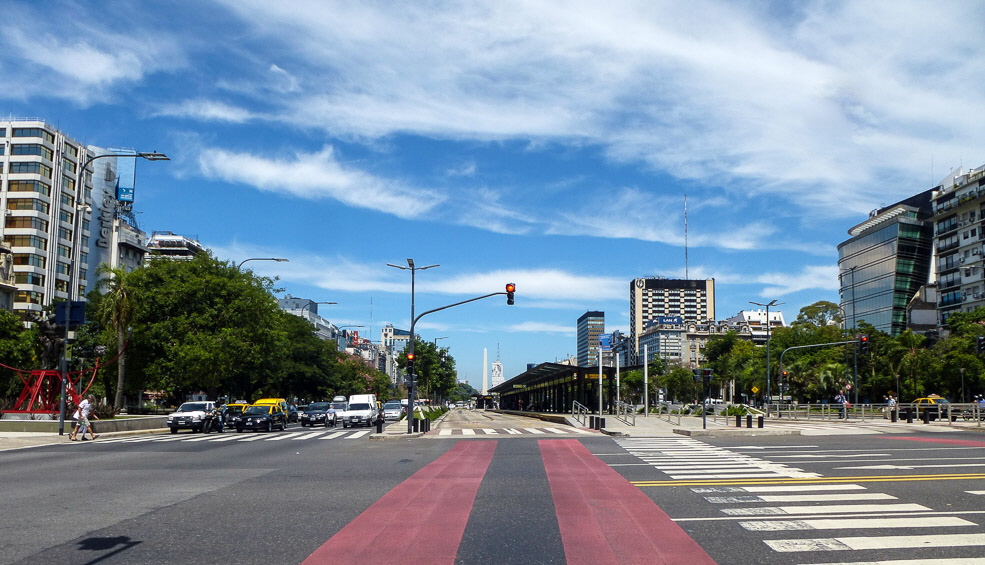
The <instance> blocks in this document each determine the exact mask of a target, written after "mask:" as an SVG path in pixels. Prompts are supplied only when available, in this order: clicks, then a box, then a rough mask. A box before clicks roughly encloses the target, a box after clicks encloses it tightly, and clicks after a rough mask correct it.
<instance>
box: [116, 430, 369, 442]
mask: <svg viewBox="0 0 985 565" xmlns="http://www.w3.org/2000/svg"><path fill="white" fill-rule="evenodd" d="M370 433H372V430H358V431H357V430H352V431H348V430H346V431H333V430H322V431H317V432H309V431H304V432H273V433H249V434H241V433H236V432H232V433H230V432H226V433H223V434H155V435H144V436H130V437H119V438H107V439H100V440H98V443H99V444H100V445H102V444H105V443H171V442H176V443H199V442H204V443H223V442H251V441H305V440H335V439H339V440H355V439H359V438H362V437H366V436H368V435H369V434H370Z"/></svg>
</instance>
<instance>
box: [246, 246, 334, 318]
mask: <svg viewBox="0 0 985 565" xmlns="http://www.w3.org/2000/svg"><path fill="white" fill-rule="evenodd" d="M248 260H249V259H247V261H248ZM286 260H287V259H285V261H286ZM240 264H242V263H240ZM312 304H338V302H315V301H314V300H309V301H307V302H305V303H304V306H302V307H301V314H302V316H301V317H304V316H303V315H304V309H305V308H308V307H309V306H311V305H312Z"/></svg>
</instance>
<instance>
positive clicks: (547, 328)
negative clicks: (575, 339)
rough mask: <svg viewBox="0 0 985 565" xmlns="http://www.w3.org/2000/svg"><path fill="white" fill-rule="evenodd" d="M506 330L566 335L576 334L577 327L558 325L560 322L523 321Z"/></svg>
mask: <svg viewBox="0 0 985 565" xmlns="http://www.w3.org/2000/svg"><path fill="white" fill-rule="evenodd" d="M506 331H509V332H531V333H556V334H563V335H566V336H574V335H575V327H574V325H573V324H568V325H558V324H547V323H544V322H522V323H519V324H511V325H509V326H507V327H506Z"/></svg>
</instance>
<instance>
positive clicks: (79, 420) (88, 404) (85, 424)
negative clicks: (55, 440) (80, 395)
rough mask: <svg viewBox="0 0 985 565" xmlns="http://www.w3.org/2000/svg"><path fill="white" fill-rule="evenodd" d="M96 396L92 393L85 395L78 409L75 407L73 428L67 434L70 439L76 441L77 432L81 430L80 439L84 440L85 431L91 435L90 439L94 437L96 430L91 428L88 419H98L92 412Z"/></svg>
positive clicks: (95, 436)
mask: <svg viewBox="0 0 985 565" xmlns="http://www.w3.org/2000/svg"><path fill="white" fill-rule="evenodd" d="M95 402H96V398H95V397H94V396H93V395H91V394H90V395H89V396H87V397H85V399H84V400H83V401H82V402H80V403H79V407H78V409H76V411H75V414H74V417H75V419H76V423H75V429H73V430H72V433H71V434H70V435H69V436H68V437H69V439H70V440H72V441H77V440H78V435H79V432H82V441H86V432H88V433H89V435H90V436H92V439H96V438H97V437H99V436H97V435H96V432H95V431H94V430H93V429H92V423H91V422H90V421H89V417H90V416H91V417H93V418H95V419H97V420H98V419H99V417H98V416H96V414H95V413H94V412H93V410H94V409H95V408H96V406H95Z"/></svg>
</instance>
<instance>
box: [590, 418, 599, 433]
mask: <svg viewBox="0 0 985 565" xmlns="http://www.w3.org/2000/svg"><path fill="white" fill-rule="evenodd" d="M588 429H590V430H596V429H598V428H596V427H595V416H589V417H588Z"/></svg>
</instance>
